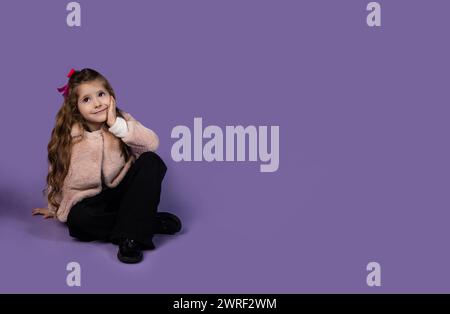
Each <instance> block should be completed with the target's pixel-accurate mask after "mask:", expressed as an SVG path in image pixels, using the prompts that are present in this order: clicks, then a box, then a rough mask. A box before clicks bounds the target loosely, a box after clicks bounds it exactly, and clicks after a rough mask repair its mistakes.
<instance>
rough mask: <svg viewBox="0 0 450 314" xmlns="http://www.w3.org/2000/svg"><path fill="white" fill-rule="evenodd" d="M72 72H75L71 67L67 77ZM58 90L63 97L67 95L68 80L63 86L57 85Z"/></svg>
mask: <svg viewBox="0 0 450 314" xmlns="http://www.w3.org/2000/svg"><path fill="white" fill-rule="evenodd" d="M73 73H75V69H71V70H70V72H69V74H67V77H68V78H70V77H71V76H72V75H73ZM58 92H60V93H62V94H63V96H64V97H67V96H68V95H69V82H67V84H66V85H64V86H63V87H59V88H58Z"/></svg>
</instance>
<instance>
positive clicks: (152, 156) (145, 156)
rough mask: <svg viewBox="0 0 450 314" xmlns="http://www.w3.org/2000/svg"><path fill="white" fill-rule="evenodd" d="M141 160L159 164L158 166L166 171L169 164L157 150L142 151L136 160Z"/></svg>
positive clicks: (146, 162)
mask: <svg viewBox="0 0 450 314" xmlns="http://www.w3.org/2000/svg"><path fill="white" fill-rule="evenodd" d="M138 161H139V162H141V163H145V164H151V165H157V166H158V168H160V169H162V170H163V171H164V172H166V171H167V166H166V164H165V163H164V161H163V160H162V158H161V157H160V156H159V155H158V154H157V153H155V152H152V151H147V152H144V153H142V154H141V155H140V156H139V158H138V159H137V161H136V162H138Z"/></svg>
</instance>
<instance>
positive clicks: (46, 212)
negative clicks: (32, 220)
mask: <svg viewBox="0 0 450 314" xmlns="http://www.w3.org/2000/svg"><path fill="white" fill-rule="evenodd" d="M31 214H32V215H33V216H34V215H44V218H45V219H47V218H53V217H55V215H53V213H52V212H51V211H49V210H48V208H35V209H33V210H32V211H31Z"/></svg>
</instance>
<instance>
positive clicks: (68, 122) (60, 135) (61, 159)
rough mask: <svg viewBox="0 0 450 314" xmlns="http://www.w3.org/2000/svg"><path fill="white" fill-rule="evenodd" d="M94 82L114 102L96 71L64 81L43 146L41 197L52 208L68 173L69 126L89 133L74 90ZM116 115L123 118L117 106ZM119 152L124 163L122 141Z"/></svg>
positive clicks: (128, 154) (127, 152) (126, 150)
mask: <svg viewBox="0 0 450 314" xmlns="http://www.w3.org/2000/svg"><path fill="white" fill-rule="evenodd" d="M95 80H98V81H100V82H102V83H103V86H104V88H105V89H106V90H107V91H108V93H109V94H110V95H111V96H113V97H114V99H116V100H117V98H116V95H115V93H114V90H113V89H112V87H111V84H109V82H108V80H107V79H106V78H105V77H104V76H103V75H101V74H100V73H99V72H97V71H95V70H93V69H89V68H86V69H82V70H80V71H75V72H74V73H73V74H72V75H71V77H70V79H69V82H68V94H67V96H66V97H65V98H64V102H63V104H62V106H61V108H60V109H59V111H58V113H57V114H56V118H55V120H56V121H55V127H54V128H53V130H52V133H51V137H50V142H49V143H48V146H47V150H48V163H49V171H48V174H47V186H46V187H45V189H44V190H43V194H44V195H47V201H48V203H49V204H51V205H52V206H54V208H56V209H58V208H59V206H60V204H59V201H58V197H57V196H58V195H59V193H61V190H62V186H63V183H64V179H65V178H66V175H67V173H68V171H69V166H70V157H71V153H72V146H73V144H75V143H76V142H73V141H72V136H71V130H72V125H73V124H76V123H78V124H79V125H80V126H82V129H83V130H88V131H89V127H88V125H87V124H86V120H85V119H84V118H83V116H82V115H81V113H80V112H79V110H78V106H77V103H78V97H79V95H78V88H77V87H78V86H79V85H80V84H82V83H86V82H92V81H95ZM116 115H117V116H118V117H122V118H123V115H122V110H120V109H119V108H118V107H117V106H116ZM83 136H84V135H82V137H81V139H80V140H82V139H83ZM77 142H78V140H77ZM120 149H121V152H122V156H124V159H125V161H128V159H129V158H130V157H131V156H132V152H131V150H130V148H129V147H128V146H127V145H126V144H125V143H124V142H123V141H120Z"/></svg>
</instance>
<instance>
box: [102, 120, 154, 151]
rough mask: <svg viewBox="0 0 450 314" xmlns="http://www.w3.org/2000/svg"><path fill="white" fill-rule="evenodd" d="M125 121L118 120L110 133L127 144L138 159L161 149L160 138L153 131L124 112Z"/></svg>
mask: <svg viewBox="0 0 450 314" xmlns="http://www.w3.org/2000/svg"><path fill="white" fill-rule="evenodd" d="M122 114H123V116H124V118H125V119H122V118H120V117H117V118H116V122H115V123H114V125H112V126H111V128H110V132H112V133H113V134H114V135H116V136H117V137H120V138H121V139H122V141H123V142H125V144H127V145H128V146H129V147H130V148H131V150H132V152H133V154H134V155H135V156H136V158H139V156H140V155H141V154H142V153H144V152H147V151H152V152H155V151H156V150H157V149H158V147H159V137H158V135H157V134H156V133H155V132H154V131H153V130H151V129H149V128H146V127H145V126H143V125H142V124H141V123H140V122H139V121H137V120H136V119H135V118H134V117H133V116H132V115H130V114H129V113H127V112H122Z"/></svg>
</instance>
